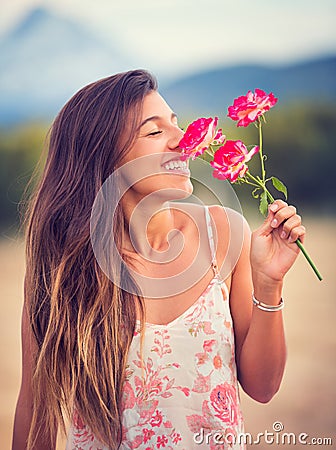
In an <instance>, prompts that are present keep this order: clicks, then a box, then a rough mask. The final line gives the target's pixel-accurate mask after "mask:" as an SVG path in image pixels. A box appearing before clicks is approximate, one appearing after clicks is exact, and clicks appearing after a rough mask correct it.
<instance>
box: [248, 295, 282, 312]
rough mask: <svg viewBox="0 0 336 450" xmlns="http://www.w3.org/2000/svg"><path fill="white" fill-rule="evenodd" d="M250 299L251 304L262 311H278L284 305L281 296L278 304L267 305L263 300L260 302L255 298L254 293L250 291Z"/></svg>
mask: <svg viewBox="0 0 336 450" xmlns="http://www.w3.org/2000/svg"><path fill="white" fill-rule="evenodd" d="M252 301H253V304H254V305H255V306H256V307H257V308H259V309H261V310H262V311H268V312H274V311H280V310H281V309H282V308H283V307H284V305H285V303H284V301H283V299H282V298H281V300H280V303H279V304H278V305H267V304H266V303H263V302H260V301H259V300H257V299H256V298H255V296H254V293H252Z"/></svg>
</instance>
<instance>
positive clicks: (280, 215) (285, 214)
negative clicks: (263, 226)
mask: <svg viewBox="0 0 336 450" xmlns="http://www.w3.org/2000/svg"><path fill="white" fill-rule="evenodd" d="M295 214H296V208H295V206H292V205H290V206H288V205H287V206H284V207H282V208H280V209H279V210H278V211H277V212H276V213H275V214H274V217H273V219H272V221H271V227H272V228H278V227H279V226H280V225H281V224H282V223H283V222H284V221H285V220H288V219H289V218H290V217H293V216H294V215H295Z"/></svg>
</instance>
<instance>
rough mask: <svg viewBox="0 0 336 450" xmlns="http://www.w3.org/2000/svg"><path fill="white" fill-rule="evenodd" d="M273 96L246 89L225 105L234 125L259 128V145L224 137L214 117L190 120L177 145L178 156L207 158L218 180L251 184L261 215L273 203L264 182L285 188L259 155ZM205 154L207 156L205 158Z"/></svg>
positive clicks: (309, 261) (285, 192)
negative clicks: (254, 166) (256, 169)
mask: <svg viewBox="0 0 336 450" xmlns="http://www.w3.org/2000/svg"><path fill="white" fill-rule="evenodd" d="M277 101H278V99H277V98H275V97H274V95H273V94H272V93H270V94H266V93H265V92H264V91H262V90H261V89H256V90H255V92H254V93H253V92H251V91H248V93H247V95H244V96H241V97H238V98H236V99H235V100H234V102H233V105H232V106H229V108H228V116H229V117H230V118H231V119H232V120H235V121H237V126H238V127H241V126H243V127H247V126H248V125H250V124H251V123H254V124H255V126H256V127H257V128H258V131H259V145H257V146H254V147H252V148H251V149H250V150H248V149H247V147H246V145H245V144H244V143H243V142H242V141H240V140H237V141H233V140H227V139H226V136H225V135H223V133H222V130H221V129H218V128H217V125H218V117H215V118H200V119H197V120H196V121H194V122H192V123H191V124H190V125H189V126H188V128H187V130H186V132H185V134H184V136H183V138H182V139H181V141H180V143H179V146H180V148H181V149H182V159H188V158H191V159H195V158H196V157H201V158H202V159H209V157H210V165H211V166H212V167H213V169H214V171H213V176H214V177H215V178H218V179H222V180H229V181H230V182H231V183H246V184H248V185H251V186H252V187H253V190H252V196H253V197H254V198H256V199H259V210H260V212H261V213H262V214H263V215H266V214H267V209H268V204H269V203H273V202H274V198H273V196H272V194H271V193H270V192H269V189H268V187H267V185H268V184H269V183H272V185H273V188H275V189H276V190H277V191H279V192H281V193H282V194H283V195H284V196H285V198H286V199H287V188H286V186H285V184H284V183H283V182H282V181H280V180H279V179H278V178H276V177H274V176H271V177H268V178H267V177H266V170H265V164H264V161H265V155H264V154H263V141H262V124H263V122H264V123H265V122H266V121H265V113H266V111H268V110H269V109H270V108H272V107H273V106H274V105H275V104H276V102H277ZM257 153H259V157H260V166H261V173H260V175H253V174H252V173H251V172H250V170H249V167H248V165H247V163H248V162H249V161H250V160H251V158H252V157H253V156H254V155H256V154H257ZM206 155H208V156H207V157H206ZM296 244H297V245H298V246H299V248H300V250H301V251H302V253H303V254H304V256H305V258H306V259H307V261H308V263H309V264H310V266H311V267H312V269H313V270H314V272H315V274H316V275H317V277H318V279H319V280H322V277H321V275H320V273H319V271H318V270H317V268H316V266H315V264H314V263H313V261H312V260H311V258H310V257H309V255H308V254H307V252H306V250H305V248H304V246H303V245H302V243H301V241H300V240H299V239H297V241H296Z"/></svg>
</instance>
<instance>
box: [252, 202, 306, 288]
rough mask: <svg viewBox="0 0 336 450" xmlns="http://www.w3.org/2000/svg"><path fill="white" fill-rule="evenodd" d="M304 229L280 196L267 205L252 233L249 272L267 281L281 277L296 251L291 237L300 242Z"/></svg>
mask: <svg viewBox="0 0 336 450" xmlns="http://www.w3.org/2000/svg"><path fill="white" fill-rule="evenodd" d="M305 232H306V230H305V227H304V226H303V225H301V217H300V216H299V215H298V214H296V209H295V207H294V206H289V205H288V204H287V203H285V202H284V201H282V200H276V201H275V202H274V203H272V204H271V205H269V208H268V216H267V218H266V219H265V221H264V223H263V224H262V225H261V226H260V227H259V228H258V229H257V230H255V231H254V232H253V233H252V240H251V253H250V260H251V267H252V272H253V273H254V274H256V275H258V277H262V278H264V279H266V280H269V281H270V282H278V281H282V279H283V277H284V275H285V274H286V273H287V272H288V270H289V269H290V268H291V267H292V265H293V264H294V261H295V260H296V257H297V255H298V253H299V251H300V249H299V247H298V246H297V245H296V243H295V241H296V240H297V239H298V238H299V239H300V241H301V242H303V240H304V236H305Z"/></svg>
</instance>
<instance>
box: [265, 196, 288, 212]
mask: <svg viewBox="0 0 336 450" xmlns="http://www.w3.org/2000/svg"><path fill="white" fill-rule="evenodd" d="M285 206H288V204H287V203H286V202H284V201H283V200H280V199H278V200H275V201H274V202H273V203H271V204H270V205H269V207H268V210H269V211H271V212H273V213H276V211H279V210H280V209H282V208H284V207H285Z"/></svg>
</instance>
